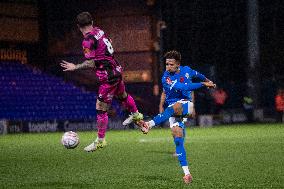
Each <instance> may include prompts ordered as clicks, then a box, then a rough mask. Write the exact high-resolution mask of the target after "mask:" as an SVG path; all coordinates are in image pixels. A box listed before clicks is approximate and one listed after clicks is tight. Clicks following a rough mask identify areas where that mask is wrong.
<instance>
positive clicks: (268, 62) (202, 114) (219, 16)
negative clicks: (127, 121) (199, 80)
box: [0, 0, 284, 133]
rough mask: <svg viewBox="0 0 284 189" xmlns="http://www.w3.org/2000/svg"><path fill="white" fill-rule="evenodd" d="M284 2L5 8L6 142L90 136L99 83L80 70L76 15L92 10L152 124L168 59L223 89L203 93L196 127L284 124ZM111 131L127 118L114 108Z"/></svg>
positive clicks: (22, 3) (0, 43)
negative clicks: (74, 67)
mask: <svg viewBox="0 0 284 189" xmlns="http://www.w3.org/2000/svg"><path fill="white" fill-rule="evenodd" d="M283 8H284V2H283V1H281V0H274V1H268V0H238V1H229V0H219V1H205V0H176V1H173V0H95V1H94V0H84V1H82V0H81V1H79V0H56V1H55V0H6V1H3V0H1V1H0V26H1V30H0V120H1V121H0V133H7V132H8V133H14V132H40V131H58V130H60V131H63V130H91V129H94V128H95V127H96V124H95V118H96V111H95V102H96V91H97V80H96V78H95V76H94V73H93V71H92V70H82V71H76V72H68V73H67V72H62V69H61V68H60V66H59V63H60V61H61V60H67V61H71V62H82V61H83V60H84V59H83V52H82V48H81V41H82V35H81V33H80V32H79V31H78V29H77V26H76V24H75V18H76V15H77V14H78V13H80V12H82V11H89V12H90V13H91V14H92V15H93V16H94V19H95V25H96V26H99V27H100V28H101V29H103V30H104V31H105V32H106V33H108V35H109V36H110V38H111V39H112V41H113V47H114V49H115V57H116V59H117V60H118V61H119V62H120V63H121V64H122V66H123V68H124V80H125V81H126V85H127V90H128V92H129V93H130V94H131V95H133V97H134V98H135V100H136V101H137V105H138V108H139V109H140V110H141V111H142V112H143V113H144V114H145V115H147V116H152V115H155V114H156V113H158V104H159V99H160V94H161V82H160V78H161V75H162V74H163V72H164V69H165V66H164V62H163V58H162V55H163V54H164V53H165V52H166V51H168V50H172V49H176V50H178V51H180V52H181V54H182V65H188V66H190V67H191V68H193V69H195V70H197V71H199V72H201V73H203V74H204V75H206V76H207V77H208V78H210V79H211V80H212V81H214V82H216V83H217V85H218V88H217V89H216V90H210V91H209V90H207V89H202V90H198V91H197V92H195V104H196V111H197V115H198V116H197V118H196V120H192V121H191V123H190V124H191V125H196V126H211V125H215V124H228V123H244V122H267V123H272V122H282V121H283V110H284V92H283V88H284V75H283V71H284V64H283V59H284V43H283V41H284V33H283V29H284V28H283V26H284V25H283V23H284V22H283V18H284V12H283V11H282V10H283ZM110 115H111V119H110V124H109V128H111V129H124V128H123V127H122V126H121V121H122V120H123V119H124V118H125V117H126V116H127V115H128V112H125V110H123V109H122V108H121V107H120V106H119V103H118V102H117V101H116V100H114V101H113V104H112V107H111V110H110Z"/></svg>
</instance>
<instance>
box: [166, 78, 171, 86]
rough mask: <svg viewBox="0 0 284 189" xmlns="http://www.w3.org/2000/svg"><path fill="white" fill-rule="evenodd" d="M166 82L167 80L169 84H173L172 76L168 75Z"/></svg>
mask: <svg viewBox="0 0 284 189" xmlns="http://www.w3.org/2000/svg"><path fill="white" fill-rule="evenodd" d="M166 82H167V84H169V85H171V84H172V80H171V78H169V77H167V78H166Z"/></svg>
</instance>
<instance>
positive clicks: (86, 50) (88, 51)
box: [83, 47, 91, 54]
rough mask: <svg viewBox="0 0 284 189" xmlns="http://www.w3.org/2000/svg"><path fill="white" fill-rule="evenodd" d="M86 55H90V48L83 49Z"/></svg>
mask: <svg viewBox="0 0 284 189" xmlns="http://www.w3.org/2000/svg"><path fill="white" fill-rule="evenodd" d="M83 51H84V54H90V52H91V50H90V49H89V48H86V47H84V48H83Z"/></svg>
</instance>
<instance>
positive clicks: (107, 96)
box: [84, 83, 116, 152]
mask: <svg viewBox="0 0 284 189" xmlns="http://www.w3.org/2000/svg"><path fill="white" fill-rule="evenodd" d="M115 89H116V88H115V85H110V84H108V83H103V84H101V85H100V87H99V97H98V99H97V103H96V110H97V130H98V134H97V138H96V139H95V141H94V142H93V143H91V144H90V145H88V146H87V147H85V148H84V150H85V151H87V152H92V151H95V150H97V149H98V148H103V147H105V146H106V144H107V143H106V140H105V134H106V130H107V125H108V114H107V111H108V109H109V107H110V104H111V101H112V98H113V94H114V91H115Z"/></svg>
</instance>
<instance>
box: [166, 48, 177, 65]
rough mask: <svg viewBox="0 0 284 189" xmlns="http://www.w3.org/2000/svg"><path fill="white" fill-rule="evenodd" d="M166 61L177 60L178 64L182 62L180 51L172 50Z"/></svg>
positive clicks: (168, 53)
mask: <svg viewBox="0 0 284 189" xmlns="http://www.w3.org/2000/svg"><path fill="white" fill-rule="evenodd" d="M164 59H175V60H176V61H178V62H181V54H180V52H178V51H175V50H172V51H168V52H166V54H165V55H164Z"/></svg>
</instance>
